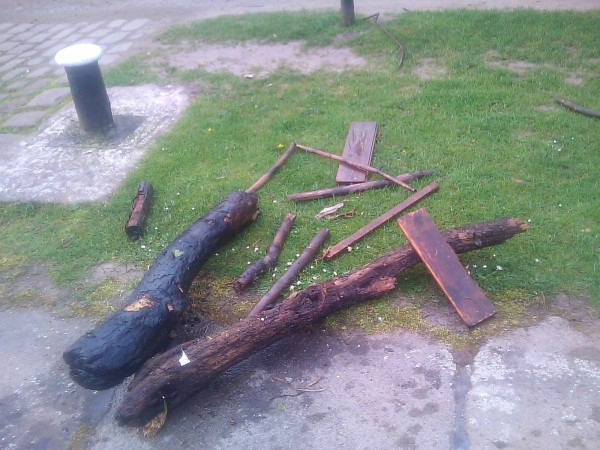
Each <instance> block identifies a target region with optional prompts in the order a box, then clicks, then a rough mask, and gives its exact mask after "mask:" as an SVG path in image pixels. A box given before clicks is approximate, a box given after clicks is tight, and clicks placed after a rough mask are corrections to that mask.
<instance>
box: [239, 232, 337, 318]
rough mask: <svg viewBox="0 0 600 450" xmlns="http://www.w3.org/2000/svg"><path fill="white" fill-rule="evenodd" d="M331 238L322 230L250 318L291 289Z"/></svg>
mask: <svg viewBox="0 0 600 450" xmlns="http://www.w3.org/2000/svg"><path fill="white" fill-rule="evenodd" d="M328 237H329V230H328V229H327V228H321V229H320V230H319V232H318V233H317V234H316V235H315V237H314V238H313V239H312V240H311V241H310V242H309V244H308V245H307V246H306V248H305V249H304V250H302V253H300V256H299V257H298V258H296V260H295V261H294V262H293V263H292V265H291V266H289V267H288V268H287V270H286V271H285V272H284V273H283V275H281V277H280V278H279V279H278V280H277V281H276V282H275V284H273V286H272V287H271V289H269V291H268V292H267V293H266V294H265V295H263V296H262V298H261V299H260V300H259V301H258V303H256V305H255V306H254V308H252V311H250V314H248V317H251V316H255V315H257V314H259V313H260V312H261V311H263V310H264V309H265V308H266V307H267V306H268V305H270V304H271V303H273V302H274V301H275V300H277V297H279V295H280V294H281V293H282V292H283V290H284V289H286V288H288V287H290V285H291V284H292V283H293V282H294V279H295V278H296V277H297V276H298V275H299V274H300V272H302V270H304V268H305V267H306V265H307V264H308V263H309V262H310V260H311V259H313V258H314V256H315V255H316V254H317V251H318V250H319V249H320V248H321V246H322V245H323V243H324V242H325V241H326V240H327V238H328Z"/></svg>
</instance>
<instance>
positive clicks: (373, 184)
mask: <svg viewBox="0 0 600 450" xmlns="http://www.w3.org/2000/svg"><path fill="white" fill-rule="evenodd" d="M432 173H433V172H432V171H431V170H419V171H417V172H409V173H405V174H402V175H398V176H397V177H395V178H396V179H398V180H400V181H411V180H415V179H417V178H422V177H425V176H427V175H431V174H432ZM391 184H394V185H395V183H392V182H391V181H390V180H386V179H383V180H375V181H367V182H366V183H356V184H349V185H347V186H337V187H334V188H330V189H320V190H317V191H308V192H299V193H297V194H290V195H288V196H287V198H288V199H290V200H291V201H293V202H296V203H298V202H306V201H309V200H317V199H320V198H329V197H337V196H340V195H348V194H354V193H356V192H362V191H367V190H369V189H381V188H384V187H386V186H389V185H391Z"/></svg>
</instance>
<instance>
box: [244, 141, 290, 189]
mask: <svg viewBox="0 0 600 450" xmlns="http://www.w3.org/2000/svg"><path fill="white" fill-rule="evenodd" d="M294 150H296V144H295V143H294V142H292V143H291V144H290V146H289V147H288V149H287V150H286V151H285V153H284V154H283V155H281V157H280V158H279V159H278V160H277V162H276V163H275V164H273V166H272V167H271V168H270V169H269V170H268V171H267V172H266V173H265V174H264V175H263V176H262V177H260V178H259V179H258V180H257V181H256V183H254V184H253V185H252V186H250V187H249V188H248V189H246V193H248V194H253V193H255V192H256V191H258V190H259V189H260V188H261V187H263V186H264V185H265V184H266V183H267V181H269V180H270V179H271V178H272V177H273V175H274V174H275V172H277V171H278V170H279V169H280V168H281V166H283V163H284V162H285V161H286V160H287V159H288V158H289V157H290V156H291V154H292V153H294Z"/></svg>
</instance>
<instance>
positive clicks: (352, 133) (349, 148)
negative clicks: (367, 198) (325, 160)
mask: <svg viewBox="0 0 600 450" xmlns="http://www.w3.org/2000/svg"><path fill="white" fill-rule="evenodd" d="M376 137H377V123H376V122H352V123H351V124H350V130H349V131H348V136H347V137H346V145H345V146H344V152H343V153H342V158H344V159H347V160H349V161H354V162H357V163H360V164H363V165H366V166H369V165H371V159H372V158H373V149H374V148H375V139H376ZM368 176H369V174H368V173H367V172H365V171H364V170H360V169H356V168H353V167H348V166H347V165H345V164H340V167H339V169H338V172H337V175H336V177H335V181H336V182H337V183H338V184H353V183H364V182H365V181H367V177H368Z"/></svg>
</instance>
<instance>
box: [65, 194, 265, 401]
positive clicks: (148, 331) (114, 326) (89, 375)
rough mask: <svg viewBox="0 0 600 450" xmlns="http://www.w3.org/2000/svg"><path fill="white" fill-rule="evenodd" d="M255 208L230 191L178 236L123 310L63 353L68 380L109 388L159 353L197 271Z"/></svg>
mask: <svg viewBox="0 0 600 450" xmlns="http://www.w3.org/2000/svg"><path fill="white" fill-rule="evenodd" d="M257 203H258V197H257V196H256V195H254V194H248V193H245V192H233V193H231V194H229V195H228V196H227V197H226V198H225V199H224V200H223V201H221V203H219V205H217V206H216V207H214V208H213V209H212V210H210V211H209V212H208V213H206V214H205V215H204V216H202V217H201V218H200V219H198V220H197V221H196V222H194V223H193V224H192V225H190V227H189V228H188V229H187V230H185V231H184V232H183V233H181V234H180V235H179V236H177V237H176V238H175V239H174V240H173V242H171V244H169V245H168V246H167V247H166V248H165V249H164V250H163V251H162V252H161V254H160V255H159V256H158V257H157V258H156V260H155V261H154V263H153V264H152V266H151V267H150V269H149V270H148V271H147V272H146V274H145V275H144V278H143V279H142V281H140V283H139V285H138V286H137V288H136V289H135V290H134V291H133V293H132V294H131V296H130V297H129V300H128V301H127V304H126V305H125V307H124V308H123V309H121V310H119V311H116V312H115V313H113V314H111V315H109V316H108V317H107V318H106V319H104V320H103V321H102V322H100V323H99V324H98V325H96V326H95V327H94V328H93V329H92V330H91V331H88V332H87V333H85V334H84V335H83V336H81V337H80V338H79V339H78V340H77V341H75V342H74V343H73V344H71V345H70V346H69V347H68V348H67V349H66V350H65V352H64V353H63V358H64V360H65V361H66V363H67V364H68V365H69V369H70V375H71V378H72V379H73V380H74V381H76V382H77V383H78V384H80V385H81V386H83V387H84V388H87V389H96V390H102V389H108V388H110V387H113V386H116V385H117V384H119V383H120V382H121V381H123V380H124V379H125V378H126V377H128V376H129V375H132V374H133V373H134V372H135V371H136V370H137V369H138V368H139V367H140V366H141V365H142V364H143V363H144V361H146V360H147V359H148V358H150V357H152V356H153V355H155V354H156V353H158V352H159V351H161V350H163V348H164V346H165V345H166V343H167V341H168V339H169V333H170V332H171V330H172V328H173V327H174V326H175V324H176V323H177V322H178V319H179V317H180V315H181V314H182V313H183V310H184V309H185V307H186V306H187V301H186V299H185V295H186V294H187V293H188V290H189V289H190V286H191V284H192V281H193V280H194V278H195V277H196V275H197V274H198V271H199V270H200V268H201V267H202V266H203V265H204V263H205V262H206V261H207V260H208V258H209V257H210V256H212V255H213V253H214V251H215V249H217V248H218V247H219V246H220V245H222V244H223V243H224V242H225V241H226V240H227V239H229V238H230V237H232V236H234V235H235V234H236V233H238V232H239V231H241V230H242V229H243V228H244V227H245V226H246V225H248V224H249V223H250V222H252V220H254V218H255V217H256V214H257Z"/></svg>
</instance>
